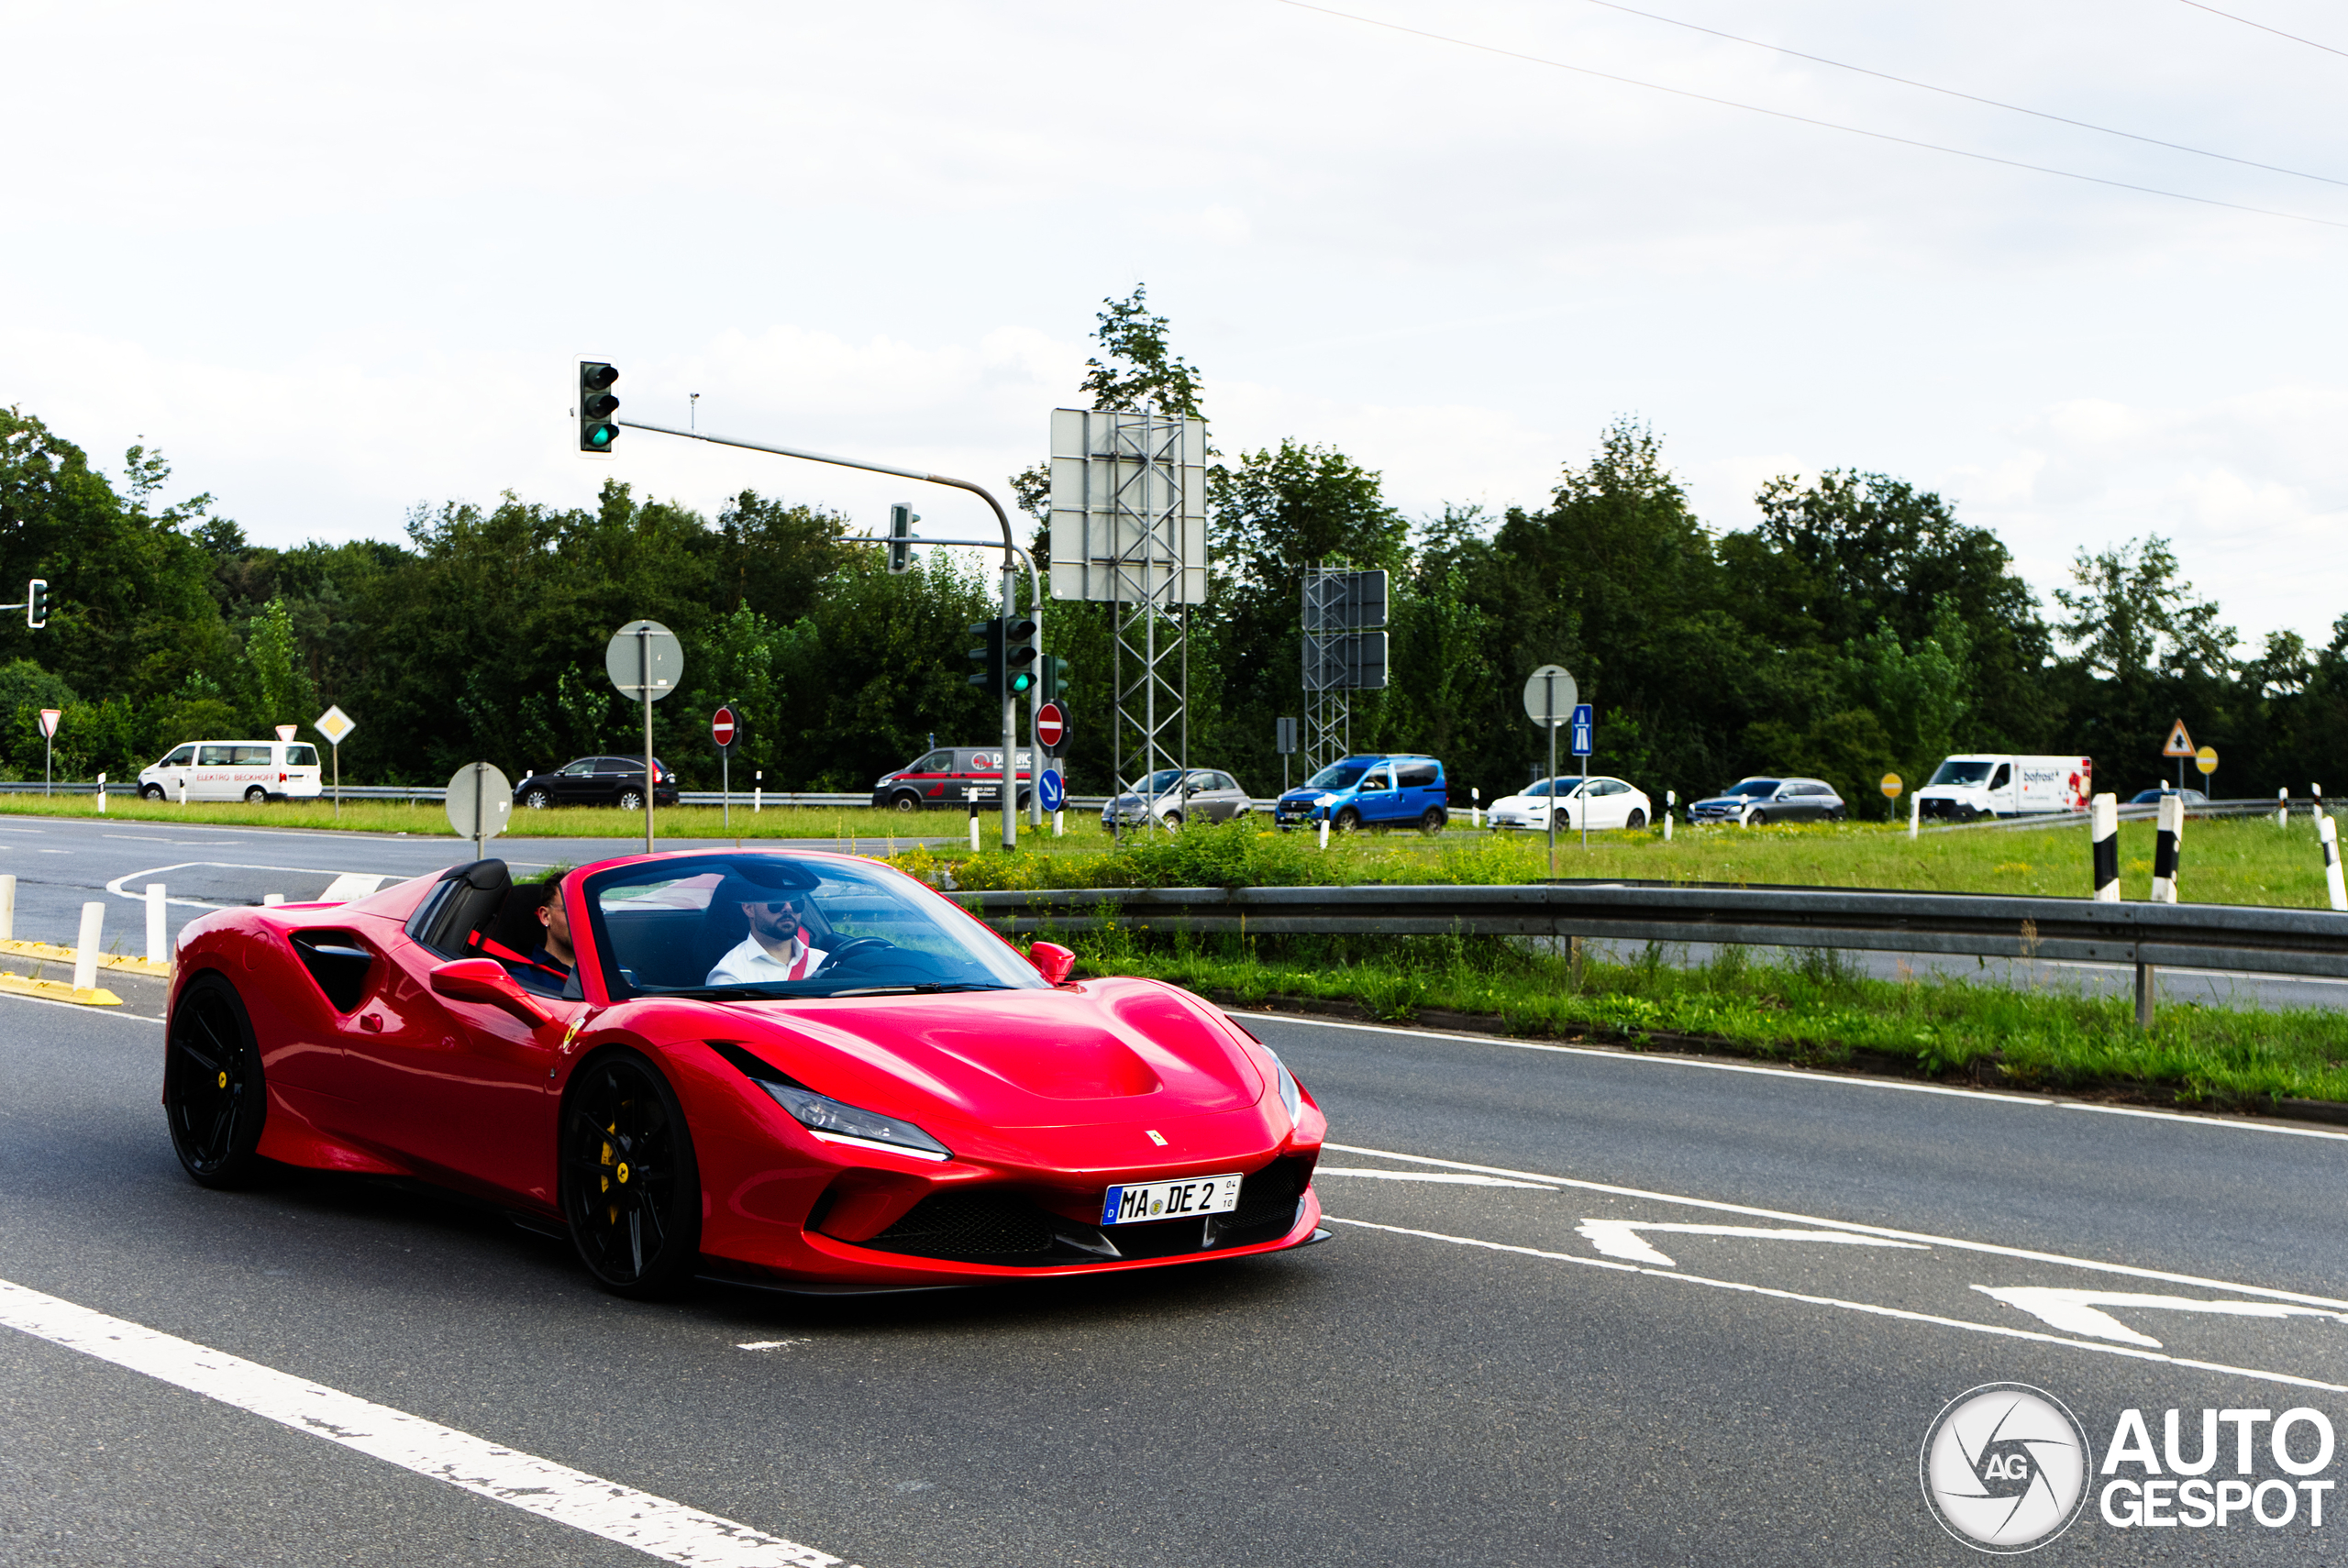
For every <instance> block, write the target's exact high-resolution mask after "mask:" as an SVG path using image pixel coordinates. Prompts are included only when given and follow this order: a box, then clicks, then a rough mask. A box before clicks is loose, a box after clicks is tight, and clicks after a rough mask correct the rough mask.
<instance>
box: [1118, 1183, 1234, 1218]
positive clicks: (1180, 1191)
mask: <svg viewBox="0 0 2348 1568" xmlns="http://www.w3.org/2000/svg"><path fill="white" fill-rule="evenodd" d="M1239 1176H1240V1173H1238V1172H1236V1171H1234V1172H1232V1173H1231V1174H1230V1175H1229V1176H1192V1177H1191V1179H1190V1180H1188V1181H1153V1182H1146V1183H1142V1182H1136V1183H1134V1184H1133V1185H1131V1186H1128V1187H1111V1188H1110V1189H1109V1191H1108V1194H1107V1196H1106V1197H1104V1198H1102V1201H1101V1223H1102V1224H1103V1225H1131V1224H1134V1223H1135V1222H1136V1221H1138V1220H1181V1219H1186V1218H1188V1217H1190V1216H1191V1215H1195V1214H1228V1213H1230V1212H1231V1211H1232V1210H1233V1209H1236V1208H1238V1207H1239Z"/></svg>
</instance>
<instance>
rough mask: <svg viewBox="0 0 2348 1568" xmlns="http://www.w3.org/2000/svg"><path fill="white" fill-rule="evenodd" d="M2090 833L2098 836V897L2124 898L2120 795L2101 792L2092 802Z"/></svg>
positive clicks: (2112, 901)
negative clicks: (2122, 895) (2121, 876)
mask: <svg viewBox="0 0 2348 1568" xmlns="http://www.w3.org/2000/svg"><path fill="white" fill-rule="evenodd" d="M2088 834H2089V835H2090V836H2091V837H2092V838H2093V839H2094V840H2095V901H2096V902H2097V903H2099V904H2116V903H2118V902H2119V901H2120V797H2119V796H2117V795H2098V796H2097V797H2096V798H2095V799H2094V800H2092V801H2088Z"/></svg>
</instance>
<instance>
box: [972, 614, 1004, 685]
mask: <svg viewBox="0 0 2348 1568" xmlns="http://www.w3.org/2000/svg"><path fill="white" fill-rule="evenodd" d="M970 635H972V636H974V637H983V638H985V639H986V640H985V642H984V643H983V644H981V645H980V646H978V647H975V648H972V649H971V650H970V657H971V658H972V659H974V660H976V661H977V663H978V665H979V667H980V673H979V674H977V675H973V676H972V677H970V684H971V685H973V686H976V687H979V688H980V689H981V690H987V691H991V692H994V693H996V694H997V695H1000V694H1001V693H1002V619H1001V618H1000V617H998V618H996V619H995V620H992V621H981V622H980V623H979V624H977V625H975V626H973V627H971V628H970Z"/></svg>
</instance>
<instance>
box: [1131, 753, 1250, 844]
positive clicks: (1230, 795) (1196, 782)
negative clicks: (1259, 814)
mask: <svg viewBox="0 0 2348 1568" xmlns="http://www.w3.org/2000/svg"><path fill="white" fill-rule="evenodd" d="M1145 802H1146V803H1145ZM1255 809H1256V803H1255V801H1253V800H1251V799H1250V798H1249V797H1248V794H1247V791H1246V790H1242V789H1241V788H1240V787H1239V783H1238V780H1236V779H1235V778H1232V777H1231V775H1230V774H1228V773H1223V772H1218V771H1217V770H1215V769H1214V768H1212V767H1193V768H1191V769H1189V770H1188V771H1187V772H1186V771H1185V770H1183V769H1182V768H1180V767H1161V768H1159V769H1158V770H1157V772H1155V773H1153V774H1151V775H1150V776H1149V777H1148V778H1145V779H1143V780H1142V783H1141V788H1140V789H1139V790H1126V791H1125V792H1124V794H1122V795H1119V796H1117V797H1116V798H1115V799H1113V800H1112V801H1110V802H1109V803H1108V804H1107V805H1105V806H1103V807H1102V808H1101V826H1102V828H1103V829H1104V830H1106V831H1107V832H1110V833H1115V832H1116V831H1117V830H1118V829H1119V828H1124V827H1139V826H1141V825H1142V824H1143V823H1145V822H1146V821H1148V819H1149V818H1150V817H1153V816H1155V817H1156V818H1157V820H1158V821H1159V822H1161V823H1165V824H1166V825H1167V826H1168V827H1170V828H1179V827H1180V826H1181V825H1182V824H1183V823H1185V822H1194V823H1227V822H1230V821H1231V820H1232V819H1233V818H1235V817H1244V816H1246V814H1247V813H1248V812H1252V811H1254V810H1255Z"/></svg>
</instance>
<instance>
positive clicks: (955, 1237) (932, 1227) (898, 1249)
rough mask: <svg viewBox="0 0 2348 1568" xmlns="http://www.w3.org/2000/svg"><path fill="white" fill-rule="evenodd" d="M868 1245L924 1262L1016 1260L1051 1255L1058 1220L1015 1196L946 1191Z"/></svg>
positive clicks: (926, 1200) (907, 1213)
mask: <svg viewBox="0 0 2348 1568" xmlns="http://www.w3.org/2000/svg"><path fill="white" fill-rule="evenodd" d="M863 1244H864V1245H865V1246H868V1247H874V1248H878V1249H879V1250H880V1251H881V1252H884V1253H914V1254H915V1255H916V1256H919V1257H930V1258H982V1257H1016V1256H1019V1255H1020V1254H1023V1253H1045V1252H1049V1251H1050V1250H1051V1247H1052V1220H1051V1216H1049V1215H1047V1214H1046V1213H1045V1212H1044V1211H1043V1210H1042V1209H1038V1208H1036V1206H1035V1205H1034V1204H1032V1203H1029V1202H1027V1201H1026V1200H1025V1199H1024V1198H1016V1197H1013V1195H1011V1194H1009V1193H989V1192H941V1193H936V1194H935V1195H933V1196H931V1197H928V1198H923V1199H922V1200H921V1201H920V1202H919V1203H916V1204H914V1206H913V1207H912V1208H911V1209H907V1210H906V1211H905V1213H904V1215H903V1218H901V1219H899V1220H898V1221H897V1222H896V1223H895V1224H893V1225H892V1226H890V1227H889V1228H888V1229H887V1230H885V1231H881V1233H880V1234H879V1235H877V1236H875V1237H873V1238H872V1239H871V1240H870V1241H869V1242H864V1243H863Z"/></svg>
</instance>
